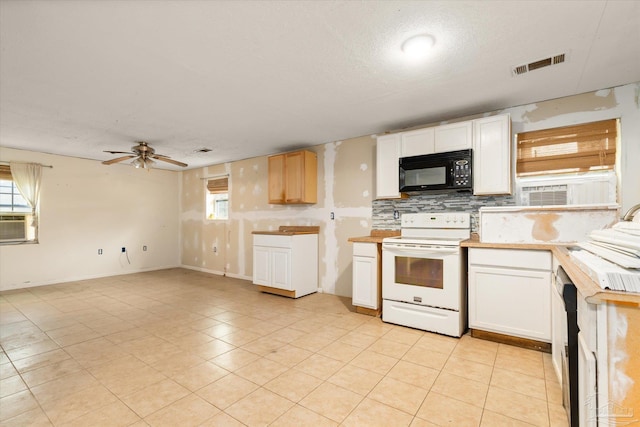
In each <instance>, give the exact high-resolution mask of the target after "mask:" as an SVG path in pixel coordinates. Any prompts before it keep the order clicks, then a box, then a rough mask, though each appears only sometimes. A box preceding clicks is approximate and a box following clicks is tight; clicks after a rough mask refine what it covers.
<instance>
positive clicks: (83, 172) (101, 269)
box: [0, 148, 180, 290]
mask: <svg viewBox="0 0 640 427" xmlns="http://www.w3.org/2000/svg"><path fill="white" fill-rule="evenodd" d="M0 160H2V161H11V160H19V161H28V162H39V163H42V164H46V165H52V166H53V169H49V168H45V169H43V174H42V190H41V195H40V206H41V207H40V234H39V243H38V244H20V245H1V246H0V290H7V289H15V288H24V287H30V286H37V285H44V284H51V283H59V282H67V281H74V280H81V279H87V278H94V277H102V276H112V275H118V274H127V273H134V272H138V271H146V270H156V269H161V268H167V267H176V266H178V265H180V248H179V221H180V220H179V198H178V194H179V190H178V188H179V177H180V172H171V171H164V170H158V169H154V170H151V171H150V172H147V171H143V170H139V169H135V168H133V167H132V166H129V165H126V164H116V165H111V166H105V165H102V164H101V163H100V162H98V161H94V160H84V159H77V158H72V157H63V156H56V155H50V154H42V153H36V152H29V151H22V150H14V149H9V148H0ZM143 245H146V246H147V251H146V252H143V251H142V246H143ZM123 246H124V247H126V248H127V254H128V256H129V261H130V263H129V262H128V261H127V257H126V255H127V254H123V253H122V252H121V248H122V247H123ZM98 249H102V250H103V254H102V255H98Z"/></svg>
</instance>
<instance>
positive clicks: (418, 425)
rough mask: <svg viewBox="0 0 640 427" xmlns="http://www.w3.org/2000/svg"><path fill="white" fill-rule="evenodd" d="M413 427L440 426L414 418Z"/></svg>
mask: <svg viewBox="0 0 640 427" xmlns="http://www.w3.org/2000/svg"><path fill="white" fill-rule="evenodd" d="M411 427H438V425H437V424H433V423H430V422H429V421H426V420H423V419H422V418H418V417H414V418H413V421H411Z"/></svg>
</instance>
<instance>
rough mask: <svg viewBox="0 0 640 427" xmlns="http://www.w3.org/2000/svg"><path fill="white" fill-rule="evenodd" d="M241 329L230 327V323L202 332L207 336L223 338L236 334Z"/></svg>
mask: <svg viewBox="0 0 640 427" xmlns="http://www.w3.org/2000/svg"><path fill="white" fill-rule="evenodd" d="M239 330H240V328H235V327H233V326H231V325H229V324H228V323H220V324H218V325H215V326H212V327H210V328H207V329H203V330H201V331H200V332H203V333H205V334H207V335H210V336H212V337H214V338H221V337H224V336H225V335H229V334H230V333H232V332H236V331H239Z"/></svg>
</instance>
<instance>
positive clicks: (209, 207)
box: [204, 175, 230, 221]
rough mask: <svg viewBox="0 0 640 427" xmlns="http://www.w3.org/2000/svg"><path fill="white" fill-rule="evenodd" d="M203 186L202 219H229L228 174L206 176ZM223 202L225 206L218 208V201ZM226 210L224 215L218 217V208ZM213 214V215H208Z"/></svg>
mask: <svg viewBox="0 0 640 427" xmlns="http://www.w3.org/2000/svg"><path fill="white" fill-rule="evenodd" d="M204 187H205V200H204V202H205V206H204V219H205V221H228V220H229V208H230V203H229V199H230V197H229V196H230V194H229V193H230V192H229V176H228V175H223V176H218V177H211V178H207V179H206V180H205V181H204ZM219 202H225V203H226V206H225V207H221V208H219V205H218V203H219ZM222 209H224V210H226V216H225V217H223V218H219V217H218V215H217V214H218V212H219V210H222ZM211 214H213V217H210V216H211Z"/></svg>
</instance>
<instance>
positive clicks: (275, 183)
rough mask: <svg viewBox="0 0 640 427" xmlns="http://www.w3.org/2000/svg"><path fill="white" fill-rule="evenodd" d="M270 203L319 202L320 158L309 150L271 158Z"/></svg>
mask: <svg viewBox="0 0 640 427" xmlns="http://www.w3.org/2000/svg"><path fill="white" fill-rule="evenodd" d="M268 161H269V203H273V204H302V203H309V204H311V203H317V202H318V156H317V154H316V153H314V152H312V151H307V150H300V151H294V152H291V153H283V154H277V155H275V156H269V159H268Z"/></svg>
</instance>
